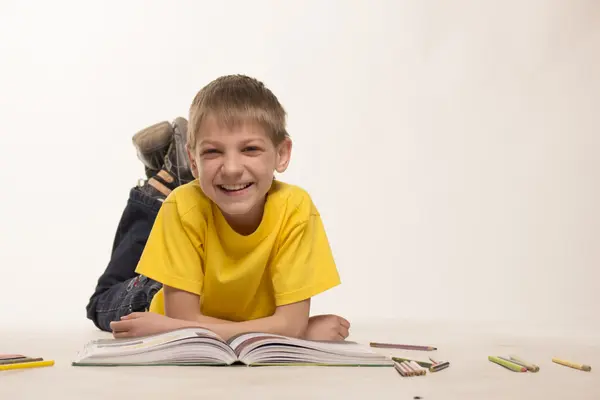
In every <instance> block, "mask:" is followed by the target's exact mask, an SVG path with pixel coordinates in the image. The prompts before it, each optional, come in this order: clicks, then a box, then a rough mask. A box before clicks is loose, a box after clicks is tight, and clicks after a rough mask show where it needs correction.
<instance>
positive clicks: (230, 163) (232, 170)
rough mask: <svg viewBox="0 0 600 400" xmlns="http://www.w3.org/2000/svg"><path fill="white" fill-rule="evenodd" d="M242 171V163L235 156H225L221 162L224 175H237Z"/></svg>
mask: <svg viewBox="0 0 600 400" xmlns="http://www.w3.org/2000/svg"><path fill="white" fill-rule="evenodd" d="M242 171H243V166H242V163H241V162H240V159H239V158H238V157H236V156H227V157H226V158H225V162H224V163H223V173H224V174H225V175H234V176H235V175H239V174H241V173H242Z"/></svg>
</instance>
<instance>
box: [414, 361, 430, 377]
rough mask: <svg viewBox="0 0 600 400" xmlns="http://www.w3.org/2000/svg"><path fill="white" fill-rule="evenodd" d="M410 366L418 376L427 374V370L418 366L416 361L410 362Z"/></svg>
mask: <svg viewBox="0 0 600 400" xmlns="http://www.w3.org/2000/svg"><path fill="white" fill-rule="evenodd" d="M410 366H411V367H413V369H414V370H415V371H416V372H417V375H425V374H427V370H426V369H425V368H423V367H421V366H420V365H419V364H417V363H416V362H414V361H411V362H410Z"/></svg>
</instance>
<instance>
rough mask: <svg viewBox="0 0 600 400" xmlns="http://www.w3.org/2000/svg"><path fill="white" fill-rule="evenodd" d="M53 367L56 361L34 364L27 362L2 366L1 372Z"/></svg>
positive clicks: (0, 366) (0, 367)
mask: <svg viewBox="0 0 600 400" xmlns="http://www.w3.org/2000/svg"><path fill="white" fill-rule="evenodd" d="M52 365H54V360H47V361H34V362H26V363H18V364H7V365H0V371H6V370H9V369H23V368H39V367H51V366H52Z"/></svg>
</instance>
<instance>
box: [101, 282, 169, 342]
mask: <svg viewBox="0 0 600 400" xmlns="http://www.w3.org/2000/svg"><path fill="white" fill-rule="evenodd" d="M160 288H162V284H161V283H160V282H156V281H154V280H152V279H150V278H147V277H145V276H143V275H138V276H136V277H134V278H131V279H128V280H126V281H124V282H120V283H117V284H116V285H114V286H112V287H111V288H110V289H108V290H107V291H105V292H102V293H101V294H100V295H98V297H97V301H96V308H95V315H94V317H95V318H94V319H93V320H94V323H95V325H96V326H97V327H98V328H100V329H101V330H103V331H108V332H110V331H111V330H112V329H111V328H110V323H111V322H112V321H118V320H120V319H121V317H122V316H124V315H127V314H131V313H132V312H136V311H148V308H149V307H150V302H151V301H152V298H153V297H154V295H155V294H156V292H158V291H159V290H160Z"/></svg>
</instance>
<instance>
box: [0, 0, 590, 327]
mask: <svg viewBox="0 0 600 400" xmlns="http://www.w3.org/2000/svg"><path fill="white" fill-rule="evenodd" d="M0 38H1V39H0V60H1V62H0V122H1V125H0V137H1V144H0V146H1V147H0V149H1V154H2V161H1V162H2V164H1V165H2V168H1V169H0V187H1V197H2V207H1V208H0V221H1V223H0V246H1V250H0V283H1V285H2V288H1V289H0V324H1V325H0V326H5V324H6V326H9V325H15V324H24V325H43V324H46V325H48V324H52V325H61V326H65V325H66V326H69V325H72V326H76V325H77V326H80V325H84V326H91V322H90V321H88V320H86V318H85V305H86V303H87V300H88V297H89V295H90V294H91V293H92V291H93V289H94V286H95V283H96V279H97V278H98V276H99V275H100V273H101V272H102V271H103V269H104V267H105V265H106V263H107V262H108V258H109V254H110V249H111V246H112V240H113V234H114V231H115V229H116V226H117V223H118V220H119V217H120V214H121V211H122V210H123V207H124V205H125V202H126V200H127V195H128V191H129V188H130V187H132V186H133V185H134V184H135V183H136V180H137V179H138V178H139V177H142V176H143V168H142V164H141V163H140V162H139V161H138V160H137V158H136V155H135V151H134V148H133V146H132V144H131V136H132V135H133V134H134V133H135V132H136V131H138V130H139V129H141V128H143V127H145V126H147V125H150V124H153V123H155V122H158V121H161V120H165V119H166V120H172V119H173V118H175V117H176V116H179V115H181V116H184V117H187V110H188V107H189V104H190V102H191V100H192V98H193V96H194V95H195V93H196V92H197V90H199V89H200V88H201V87H202V86H203V85H205V84H206V83H208V82H209V81H210V80H212V79H214V78H216V77H217V76H219V75H223V74H229V73H244V74H249V75H252V76H255V77H257V78H259V79H261V80H263V81H264V82H265V83H266V84H267V85H268V86H269V87H270V88H271V89H272V90H273V91H274V92H275V93H276V94H277V95H278V97H279V98H280V100H281V101H282V102H283V104H284V105H285V107H286V109H287V111H288V113H289V131H290V133H291V135H292V137H293V139H294V146H295V147H294V154H293V160H292V164H291V167H290V169H289V170H288V172H287V173H286V174H284V175H283V176H281V177H280V179H282V180H287V181H289V182H292V183H295V184H299V185H301V186H303V187H305V188H306V189H308V190H309V191H310V193H311V194H312V196H313V197H314V200H315V202H316V203H317V206H318V207H319V209H320V211H321V212H322V215H323V218H324V220H325V224H326V228H327V232H328V235H329V237H330V239H331V244H332V247H333V250H334V252H335V257H336V259H337V261H338V265H339V269H340V273H341V275H342V279H343V284H342V286H340V287H339V288H336V289H334V290H332V291H330V292H328V293H326V294H323V295H321V296H319V297H317V298H316V299H315V301H314V308H315V312H335V313H339V314H342V315H344V316H347V317H348V318H349V319H350V320H353V321H358V320H370V319H373V320H374V319H382V318H383V319H396V320H411V319H420V320H431V321H442V320H443V321H449V322H452V323H453V322H456V323H472V322H483V323H490V324H500V323H503V322H508V323H510V325H507V326H511V327H512V328H515V329H519V330H522V331H531V332H535V331H538V332H542V331H545V332H546V333H548V332H562V331H565V330H568V331H570V332H577V333H579V334H584V335H592V336H593V335H596V336H597V332H598V329H600V312H599V307H598V291H599V289H600V272H599V271H600V156H599V151H600V122H599V118H600V117H598V106H599V104H600V72H599V71H600V2H597V1H594V0H590V1H559V0H557V1H532V0H528V1H516V0H515V1H456V0H455V1H417V0H415V1H393V0H390V1H367V0H364V1H358V0H356V1H350V0H346V1H342V0H340V1H332V0H329V1H327V0H325V1H306V0H303V1H297V2H291V1H285V2H284V1H275V0H273V1H265V0H263V1H258V0H254V1H252V2H246V1H221V2H217V1H210V2H209V1H169V2H167V1H103V2H75V1H73V2H60V1H52V2H47V1H38V2H33V1H16V0H15V1H0ZM517 324H521V325H520V326H519V325H517Z"/></svg>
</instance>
